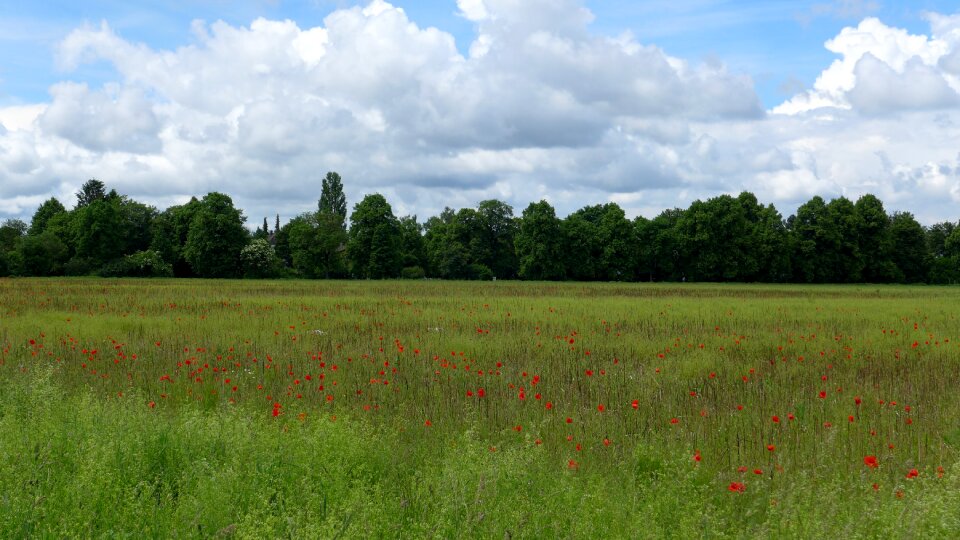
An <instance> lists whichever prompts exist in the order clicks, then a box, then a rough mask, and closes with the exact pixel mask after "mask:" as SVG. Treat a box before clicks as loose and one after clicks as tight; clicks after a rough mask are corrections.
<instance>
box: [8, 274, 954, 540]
mask: <svg viewBox="0 0 960 540" xmlns="http://www.w3.org/2000/svg"><path fill="white" fill-rule="evenodd" d="M958 297H960V290H956V289H950V288H932V287H920V288H909V287H879V288H878V287H799V286H786V287H782V286H721V285H710V286H699V285H685V286H661V285H644V284H640V285H620V284H598V285H580V284H530V283H504V282H497V283H443V282H430V283H408V282H368V283H363V282H255V283H248V282H208V281H172V280H171V281H166V282H163V281H127V280H118V281H108V280H2V281H0V299H2V300H0V310H2V313H0V345H2V347H3V349H2V354H0V362H2V365H0V452H2V455H4V456H8V458H7V459H6V460H4V461H3V462H2V463H0V484H2V485H3V486H5V489H4V492H3V495H2V496H0V536H3V537H25V536H81V537H105V536H109V537H124V536H126V537H171V536H173V537H191V536H196V537H211V536H219V537H258V538H259V537H281V536H292V537H336V536H342V537H363V538H368V537H382V536H387V537H395V536H414V537H426V536H430V537H483V538H486V537H491V536H496V537H501V536H505V535H506V536H511V537H514V536H517V537H598V536H602V537H662V536H712V535H716V536H744V535H746V536H806V537H809V536H827V535H829V536H838V535H841V534H842V535H845V536H853V537H858V536H859V537H875V536H914V537H928V536H949V535H950V533H951V531H956V530H960V500H958V499H960V489H958V488H960V465H958V464H957V461H958V460H957V450H958V446H960V420H958V419H960V398H958V396H957V394H956V392H955V389H956V388H957V385H958V382H960V332H958V330H960V322H958V320H957V311H956V309H955V308H954V306H955V305H958V300H960V298H958ZM481 373H482V374H481ZM321 386H322V389H321ZM481 389H482V392H481ZM821 393H822V394H821ZM481 394H482V397H481ZM821 395H822V396H823V397H821ZM858 401H859V404H858ZM548 403H549V407H548ZM774 417H776V418H774ZM698 456H699V457H698ZM867 456H873V457H875V458H876V461H877V467H871V466H869V465H868V464H867V462H865V458H866V457H867ZM913 469H916V472H917V474H916V476H915V477H914V475H912V474H908V473H910V472H911V470H913ZM908 476H911V477H910V478H908Z"/></svg>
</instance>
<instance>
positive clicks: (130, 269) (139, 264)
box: [99, 250, 173, 277]
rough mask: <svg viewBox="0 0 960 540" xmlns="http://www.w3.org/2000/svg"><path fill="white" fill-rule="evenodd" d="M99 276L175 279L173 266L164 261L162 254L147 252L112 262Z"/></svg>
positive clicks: (140, 252) (104, 267)
mask: <svg viewBox="0 0 960 540" xmlns="http://www.w3.org/2000/svg"><path fill="white" fill-rule="evenodd" d="M99 274H100V275H101V276H103V277H173V266H172V265H170V264H169V263H167V262H166V261H164V260H163V257H161V256H160V253H158V252H156V251H153V250H147V251H138V252H136V253H133V254H130V255H127V256H126V257H124V258H122V259H115V260H113V261H110V262H109V263H107V264H105V265H104V266H103V268H101V269H100V272H99Z"/></svg>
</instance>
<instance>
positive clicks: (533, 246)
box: [515, 200, 565, 280]
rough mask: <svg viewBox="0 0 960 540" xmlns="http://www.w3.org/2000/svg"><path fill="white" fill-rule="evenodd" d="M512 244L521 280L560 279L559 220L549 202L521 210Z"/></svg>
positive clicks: (562, 271)
mask: <svg viewBox="0 0 960 540" xmlns="http://www.w3.org/2000/svg"><path fill="white" fill-rule="evenodd" d="M515 245H516V253H517V257H518V258H519V260H520V270H519V275H520V277H521V278H522V279H528V280H552V279H563V277H564V274H565V269H564V268H563V264H562V263H561V262H560V261H561V257H560V255H561V253H562V248H563V246H562V245H561V236H560V220H559V219H557V214H556V211H555V210H554V209H553V206H551V205H550V203H548V202H547V201H545V200H541V201H540V202H536V203H530V205H529V206H527V208H526V209H524V211H523V214H522V215H521V217H520V227H519V230H518V231H517V236H516V239H515Z"/></svg>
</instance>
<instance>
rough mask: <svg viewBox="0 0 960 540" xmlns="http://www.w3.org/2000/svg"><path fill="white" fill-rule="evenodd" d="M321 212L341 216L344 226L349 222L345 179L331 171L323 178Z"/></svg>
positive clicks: (319, 204)
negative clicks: (344, 187) (344, 185)
mask: <svg viewBox="0 0 960 540" xmlns="http://www.w3.org/2000/svg"><path fill="white" fill-rule="evenodd" d="M318 206H319V211H320V213H328V214H335V215H338V216H340V220H341V223H342V224H343V227H344V228H346V223H347V197H346V195H344V194H343V181H342V180H341V178H340V175H339V174H337V173H335V172H333V171H331V172H328V173H327V176H326V177H324V179H323V185H322V188H321V192H320V201H319V203H318Z"/></svg>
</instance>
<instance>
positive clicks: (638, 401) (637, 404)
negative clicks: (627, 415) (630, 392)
mask: <svg viewBox="0 0 960 540" xmlns="http://www.w3.org/2000/svg"><path fill="white" fill-rule="evenodd" d="M630 406H631V407H633V410H637V409H639V408H640V400H639V399H635V400H633V403H631V404H630Z"/></svg>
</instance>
